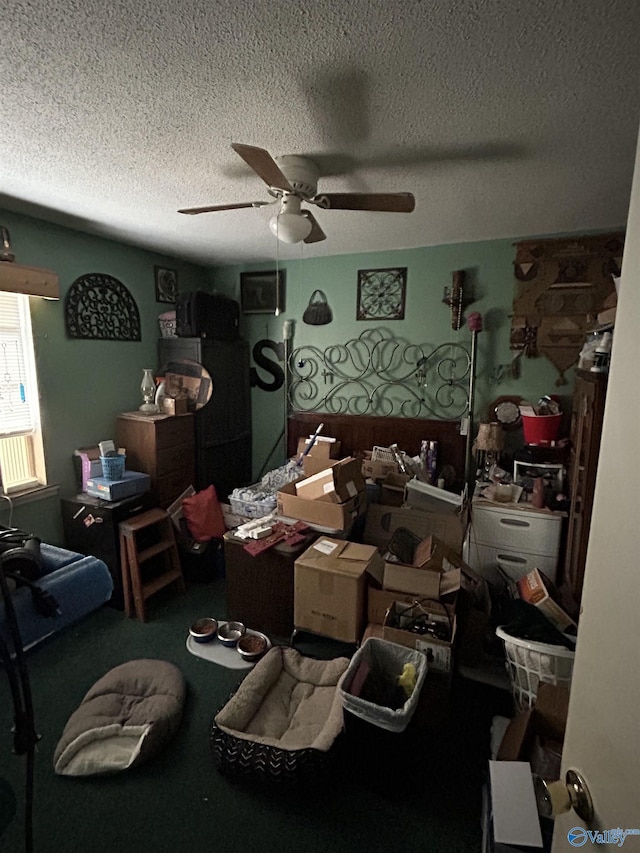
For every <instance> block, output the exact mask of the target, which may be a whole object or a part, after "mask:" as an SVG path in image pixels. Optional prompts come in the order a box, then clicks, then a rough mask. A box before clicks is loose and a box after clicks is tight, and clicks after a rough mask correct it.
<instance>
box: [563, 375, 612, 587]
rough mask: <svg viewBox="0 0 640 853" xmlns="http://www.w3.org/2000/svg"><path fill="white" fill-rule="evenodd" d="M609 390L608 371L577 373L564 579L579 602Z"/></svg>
mask: <svg viewBox="0 0 640 853" xmlns="http://www.w3.org/2000/svg"><path fill="white" fill-rule="evenodd" d="M606 391H607V376H606V374H603V373H591V372H589V371H584V370H578V371H577V372H576V384H575V391H574V396H573V409H572V414H571V456H570V458H569V499H570V506H569V521H568V526H567V539H566V551H565V561H564V567H563V577H562V581H563V585H564V586H566V587H568V589H569V591H570V592H571V594H572V595H573V597H574V598H575V600H576V601H577V602H578V603H579V602H580V599H581V598H582V582H583V579H584V566H585V560H586V556H587V545H588V544H589V529H590V527H591V513H592V510H593V493H594V489H595V484H596V472H597V468H598V456H599V453H600V437H601V434H602V419H603V417H604V404H605V397H606Z"/></svg>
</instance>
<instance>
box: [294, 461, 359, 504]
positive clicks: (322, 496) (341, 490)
mask: <svg viewBox="0 0 640 853" xmlns="http://www.w3.org/2000/svg"><path fill="white" fill-rule="evenodd" d="M364 488H365V486H364V480H363V478H362V473H361V471H360V465H359V463H358V461H357V460H356V459H353V458H351V457H347V458H346V459H341V460H339V461H337V462H336V463H335V464H334V465H333V466H332V467H331V468H325V469H324V470H323V471H319V472H318V473H317V474H312V475H311V476H310V477H305V478H304V479H303V480H298V481H297V482H296V494H297V495H298V497H301V498H306V499H307V500H314V501H327V502H330V503H345V502H346V501H349V500H351V499H352V498H355V497H357V495H358V494H359V493H360V492H363V491H364Z"/></svg>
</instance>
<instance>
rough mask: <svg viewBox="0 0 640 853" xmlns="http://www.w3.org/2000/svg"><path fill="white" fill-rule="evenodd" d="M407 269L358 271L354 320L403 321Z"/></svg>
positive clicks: (393, 268)
mask: <svg viewBox="0 0 640 853" xmlns="http://www.w3.org/2000/svg"><path fill="white" fill-rule="evenodd" d="M406 290H407V267H392V268H389V269H379V270H358V308H357V313H356V320H404V304H405V297H406Z"/></svg>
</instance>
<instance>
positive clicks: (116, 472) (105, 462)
mask: <svg viewBox="0 0 640 853" xmlns="http://www.w3.org/2000/svg"><path fill="white" fill-rule="evenodd" d="M126 459H127V457H126V456H125V455H124V454H122V453H121V454H119V455H118V456H101V457H100V462H101V463H102V476H103V477H104V478H105V480H121V479H122V475H123V474H124V465H125V462H126Z"/></svg>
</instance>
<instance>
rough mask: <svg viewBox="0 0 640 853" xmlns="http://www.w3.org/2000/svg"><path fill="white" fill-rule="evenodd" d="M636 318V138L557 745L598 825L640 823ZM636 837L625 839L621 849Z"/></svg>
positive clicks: (639, 368) (639, 166) (562, 828)
mask: <svg viewBox="0 0 640 853" xmlns="http://www.w3.org/2000/svg"><path fill="white" fill-rule="evenodd" d="M639 323H640V146H639V148H638V154H637V157H636V168H635V177H634V184H633V189H632V197H631V206H630V209H629V220H628V225H627V235H626V241H625V252H624V260H623V268H622V282H621V287H620V295H619V301H618V310H617V315H616V326H615V332H614V342H613V350H612V357H611V371H610V376H609V385H608V391H607V402H606V410H605V418H604V427H603V432H602V444H601V453H600V464H599V467H598V479H597V484H596V493H595V504H594V513H593V521H592V526H591V536H590V539H589V550H588V554H587V565H586V572H585V580H584V590H583V596H582V615H581V618H580V626H579V632H578V647H577V652H576V662H575V669H574V677H573V682H572V687H571V700H570V709H569V723H568V728H567V735H566V740H565V747H564V753H563V776H564V773H565V771H566V769H567V768H574V769H576V770H579V771H581V772H582V773H583V774H584V776H585V778H586V780H587V782H588V785H589V789H590V791H591V795H592V797H593V800H594V806H595V811H596V819H595V825H596V826H598V827H599V828H600V829H614V828H617V827H621V828H622V829H634V828H635V829H637V828H639V827H640V666H639V664H638V659H639V657H640V330H639V328H638V325H639ZM581 825H582V823H581V821H580V820H579V819H578V818H577V817H576V815H575V813H574V812H570V813H569V814H567V815H565V816H562V817H561V818H559V819H557V820H556V827H555V836H554V848H553V849H554V851H558V850H575V846H571V845H570V844H569V842H568V841H567V831H568V830H569V829H571V828H572V827H575V826H578V827H579V826H581ZM639 843H640V839H639V838H637V837H635V838H628V839H627V840H626V844H625V849H626V848H627V847H628V848H629V849H634V850H636V849H638V845H639ZM588 846H589V847H591V846H593V845H591V843H590V842H588ZM598 849H614V848H613V847H609V846H608V845H606V846H605V845H602V846H600V845H599V846H598Z"/></svg>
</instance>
